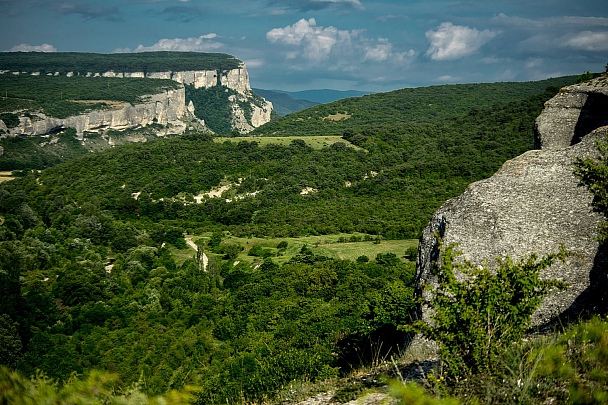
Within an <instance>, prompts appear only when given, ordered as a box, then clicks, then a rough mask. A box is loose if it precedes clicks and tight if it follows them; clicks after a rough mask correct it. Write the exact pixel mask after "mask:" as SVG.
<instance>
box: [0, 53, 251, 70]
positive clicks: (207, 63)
mask: <svg viewBox="0 0 608 405" xmlns="http://www.w3.org/2000/svg"><path fill="white" fill-rule="evenodd" d="M240 65H241V61H240V60H238V59H237V58H235V57H234V56H232V55H227V54H223V53H202V52H170V51H157V52H138V53H111V54H100V53H83V52H52V53H42V52H2V53H1V54H0V70H8V71H11V72H26V73H36V72H39V73H40V74H47V73H52V74H55V72H59V74H61V75H65V74H66V73H68V72H72V73H74V74H75V75H86V74H87V73H103V72H109V71H114V72H117V73H118V72H121V73H132V72H144V73H147V72H167V71H173V72H182V71H189V70H220V71H224V70H232V69H237V68H238V67H239V66H240Z"/></svg>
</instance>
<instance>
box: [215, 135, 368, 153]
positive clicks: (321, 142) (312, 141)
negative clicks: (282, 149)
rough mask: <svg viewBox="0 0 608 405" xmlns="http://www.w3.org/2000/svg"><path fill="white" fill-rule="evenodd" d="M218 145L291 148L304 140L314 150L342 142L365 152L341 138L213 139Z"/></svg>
mask: <svg viewBox="0 0 608 405" xmlns="http://www.w3.org/2000/svg"><path fill="white" fill-rule="evenodd" d="M213 140H214V142H216V143H224V142H226V141H228V142H234V143H239V142H242V141H244V140H247V141H249V142H257V143H258V144H259V145H260V146H266V145H280V146H289V145H290V144H291V143H292V142H293V141H295V140H302V141H304V142H305V143H306V145H307V146H310V147H311V148H313V149H317V150H319V149H323V148H326V147H329V146H331V145H333V144H335V143H339V142H342V143H343V144H345V145H347V146H349V147H351V148H354V149H359V150H364V149H363V148H360V147H358V146H356V145H353V144H352V143H350V142H348V141H346V140H345V139H344V138H343V137H341V136H263V137H262V136H250V137H248V138H244V137H237V138H234V137H217V138H214V139H213Z"/></svg>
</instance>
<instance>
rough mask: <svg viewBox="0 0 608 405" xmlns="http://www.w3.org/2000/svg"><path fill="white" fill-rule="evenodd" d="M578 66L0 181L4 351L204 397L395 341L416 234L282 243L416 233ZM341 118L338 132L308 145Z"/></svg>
mask: <svg viewBox="0 0 608 405" xmlns="http://www.w3.org/2000/svg"><path fill="white" fill-rule="evenodd" d="M573 81H574V78H561V79H554V80H547V81H543V82H535V83H500V84H491V85H490V84H481V85H458V86H437V87H431V88H421V89H406V90H401V91H397V92H391V93H387V94H384V95H382V94H375V95H369V96H365V97H361V98H357V99H350V100H341V101H338V102H335V103H331V104H328V105H321V106H317V107H313V108H312V109H308V110H305V111H302V112H300V113H297V114H292V115H289V116H286V117H284V118H282V119H279V120H277V121H276V122H271V123H269V124H267V125H266V126H264V127H263V128H261V129H259V130H257V131H256V132H255V134H256V136H260V137H262V136H270V135H273V136H277V135H279V136H287V135H291V136H293V135H298V136H301V139H295V140H293V141H292V142H291V143H290V144H289V145H273V144H269V145H261V144H259V143H258V142H256V138H255V137H249V138H233V139H231V140H227V141H224V142H215V141H214V138H213V137H212V136H210V135H202V134H188V135H183V136H179V137H175V138H171V139H163V140H159V141H156V142H153V143H145V144H134V145H127V146H123V147H116V148H114V149H112V150H108V151H105V152H101V153H99V154H91V155H88V156H83V157H80V158H77V159H75V160H72V161H70V162H68V163H65V164H61V165H57V166H54V167H52V168H49V169H46V170H44V171H42V172H41V173H37V172H28V173H23V174H24V176H23V177H21V178H18V179H16V180H13V181H10V182H5V183H2V185H0V270H1V271H0V288H1V290H0V295H1V296H2V297H4V298H3V300H2V301H1V303H0V305H1V306H0V314H1V315H0V331H1V332H2V333H1V334H0V336H2V339H3V340H2V342H3V344H2V345H0V360H1V361H2V363H3V364H7V365H9V366H10V367H12V368H14V369H17V370H19V371H21V372H22V373H24V374H26V375H31V374H33V373H35V372H36V369H41V370H42V371H43V372H44V373H46V374H48V375H49V376H51V377H52V378H58V379H67V378H69V376H70V374H71V373H72V372H77V373H86V372H87V371H90V370H92V369H99V370H105V371H109V372H112V373H117V374H118V375H119V380H118V381H117V382H116V383H115V388H116V389H118V390H119V389H123V388H124V387H128V386H130V384H133V383H135V382H138V384H139V387H140V388H141V389H142V390H143V391H144V392H146V393H148V394H150V395H155V394H159V393H164V392H166V391H168V390H169V389H172V388H175V389H181V388H183V387H184V386H185V385H186V384H193V385H197V386H198V387H200V391H199V392H198V394H197V395H198V403H201V404H210V403H217V404H220V403H222V404H225V403H241V402H245V403H247V402H254V401H255V402H261V401H263V400H265V399H268V398H272V397H273V395H274V394H275V393H276V392H277V390H280V389H281V388H282V387H285V386H288V385H289V384H290V382H292V381H302V380H306V381H317V380H319V379H323V378H327V377H333V376H338V375H342V374H343V373H346V372H348V371H349V370H351V368H352V367H357V366H360V365H365V364H370V363H372V362H374V360H377V359H378V358H379V356H380V357H383V358H388V357H387V356H390V354H392V353H396V352H397V351H398V350H399V345H402V343H403V339H404V334H403V332H401V331H398V330H397V326H398V325H404V324H408V323H410V313H411V310H412V309H413V308H414V298H413V293H412V285H413V271H414V268H413V263H412V262H411V261H410V260H409V259H412V256H411V252H410V253H407V252H406V244H405V243H404V245H403V251H402V253H401V254H398V255H397V254H393V253H386V254H377V255H376V256H375V257H369V256H366V255H365V254H361V255H360V256H359V257H358V258H357V260H356V261H350V260H341V259H340V258H339V257H326V256H323V255H320V254H316V253H315V251H314V247H313V246H303V247H302V248H300V249H299V250H298V251H297V252H295V253H293V254H291V256H290V257H289V258H286V257H285V252H286V249H288V246H290V244H292V243H293V239H289V241H288V240H287V238H289V237H298V236H303V235H323V234H336V233H344V234H349V235H351V237H344V240H349V241H352V242H353V243H355V242H356V243H361V245H360V246H361V247H362V251H363V247H364V246H365V244H378V243H379V244H381V243H384V241H385V240H386V239H396V240H404V239H407V238H416V237H417V236H418V235H419V233H420V231H421V230H422V228H423V226H424V225H426V223H427V221H428V219H429V217H430V215H431V214H432V212H433V211H434V210H435V209H436V208H437V207H438V206H439V205H440V204H441V203H443V202H444V201H445V200H446V199H448V198H450V197H453V196H455V195H458V194H459V193H461V192H462V190H463V189H464V188H465V187H466V185H467V184H469V183H470V182H472V181H475V180H478V179H481V178H484V177H487V176H489V175H491V174H492V173H493V172H494V171H496V170H497V169H498V168H499V167H500V165H501V164H502V163H503V162H504V161H505V160H507V159H510V158H512V157H514V156H516V155H518V154H520V153H522V152H523V151H525V150H528V149H531V148H532V147H533V136H532V128H533V123H534V119H535V118H536V116H537V115H538V114H539V112H540V110H541V109H542V106H543V103H544V102H545V101H546V100H547V99H549V98H550V97H552V96H553V95H554V94H555V93H556V92H557V91H558V88H559V86H562V85H564V84H566V83H571V82H573ZM332 134H333V135H339V136H341V137H343V140H344V143H333V144H331V145H328V146H326V147H322V148H312V147H311V146H309V144H307V136H311V135H332ZM349 144H351V145H356V146H358V147H357V148H354V147H349ZM220 187H222V188H220ZM213 191H215V192H216V195H221V198H218V197H212V196H210V195H209V193H210V192H213ZM199 201H200V203H199ZM356 232H357V233H356ZM355 233H356V234H355ZM235 236H240V237H242V238H243V239H241V240H243V241H244V242H241V243H234V242H232V241H233V240H234V239H232V238H233V237H235ZM254 236H255V237H260V238H269V237H276V238H279V239H280V238H284V239H285V240H284V241H281V242H280V243H277V245H276V246H271V247H268V246H264V247H262V246H260V245H258V244H254V243H253V240H254V239H253V237H254ZM185 237H187V238H188V240H186V239H185ZM249 240H250V241H251V242H252V243H249V242H248V241H249ZM187 242H188V243H191V244H194V245H195V246H196V247H197V249H198V250H195V249H193V248H188V247H187ZM407 246H408V247H409V246H410V243H409V242H408V244H407ZM188 249H190V250H188ZM245 252H246V253H247V255H250V256H252V257H256V258H260V259H259V260H258V261H257V264H256V265H249V264H248V262H246V261H240V260H236V259H237V257H238V255H239V254H244V253H245ZM279 256H281V259H282V260H283V261H281V262H280V263H281V264H279V261H278V258H279ZM403 256H407V258H406V257H403Z"/></svg>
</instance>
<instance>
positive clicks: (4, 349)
mask: <svg viewBox="0 0 608 405" xmlns="http://www.w3.org/2000/svg"><path fill="white" fill-rule="evenodd" d="M22 349H23V345H22V344H21V338H20V337H19V333H17V324H16V323H15V322H13V320H12V319H11V317H10V316H8V315H7V314H2V315H0V366H7V367H11V368H12V367H15V365H16V364H17V360H18V359H19V356H20V355H21V350H22Z"/></svg>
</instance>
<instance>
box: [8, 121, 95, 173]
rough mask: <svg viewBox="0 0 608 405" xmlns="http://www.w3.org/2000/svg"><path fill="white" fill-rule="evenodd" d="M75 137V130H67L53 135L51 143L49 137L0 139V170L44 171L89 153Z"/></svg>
mask: <svg viewBox="0 0 608 405" xmlns="http://www.w3.org/2000/svg"><path fill="white" fill-rule="evenodd" d="M75 136H76V130H74V129H72V128H68V129H66V130H64V131H62V132H61V133H59V134H56V135H53V136H52V137H53V138H55V140H56V141H57V142H53V143H51V142H49V141H50V139H51V138H50V137H47V138H43V137H27V138H22V137H10V138H0V146H2V147H3V148H4V154H3V155H2V156H1V157H0V170H24V169H44V168H46V167H50V166H54V165H56V164H58V163H61V162H65V161H68V160H71V159H75V158H77V157H79V156H82V155H86V154H87V153H89V152H88V151H87V149H86V148H85V147H84V146H82V145H81V144H80V142H78V140H77V139H76V137H75Z"/></svg>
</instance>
